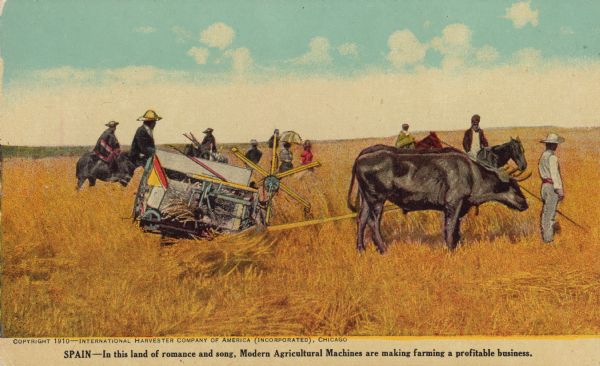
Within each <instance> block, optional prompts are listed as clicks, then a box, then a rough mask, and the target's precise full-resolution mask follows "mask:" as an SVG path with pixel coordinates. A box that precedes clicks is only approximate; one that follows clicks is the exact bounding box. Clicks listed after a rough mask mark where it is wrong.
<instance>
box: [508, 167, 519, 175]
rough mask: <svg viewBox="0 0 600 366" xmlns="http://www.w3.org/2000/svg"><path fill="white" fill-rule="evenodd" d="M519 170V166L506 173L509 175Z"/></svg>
mask: <svg viewBox="0 0 600 366" xmlns="http://www.w3.org/2000/svg"><path fill="white" fill-rule="evenodd" d="M518 170H519V168H513V169H511V170H509V171H507V172H506V174H508V175H513V173H515V172H516V171H518Z"/></svg>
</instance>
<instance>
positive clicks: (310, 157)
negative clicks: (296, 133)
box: [300, 150, 313, 165]
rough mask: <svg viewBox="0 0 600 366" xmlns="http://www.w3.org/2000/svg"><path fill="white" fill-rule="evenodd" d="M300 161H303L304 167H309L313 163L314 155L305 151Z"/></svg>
mask: <svg viewBox="0 0 600 366" xmlns="http://www.w3.org/2000/svg"><path fill="white" fill-rule="evenodd" d="M300 160H301V161H302V165H307V164H310V163H312V160H313V153H312V152H311V151H310V150H304V151H303V152H302V154H301V155H300Z"/></svg>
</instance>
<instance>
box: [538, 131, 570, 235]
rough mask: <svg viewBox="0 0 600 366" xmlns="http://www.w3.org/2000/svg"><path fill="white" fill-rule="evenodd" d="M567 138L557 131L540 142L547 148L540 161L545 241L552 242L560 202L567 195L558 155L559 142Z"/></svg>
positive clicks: (542, 223) (542, 221)
mask: <svg viewBox="0 0 600 366" xmlns="http://www.w3.org/2000/svg"><path fill="white" fill-rule="evenodd" d="M564 141H565V139H564V138H562V137H560V136H558V135H557V134H555V133H550V134H548V136H547V137H546V139H544V140H541V141H540V142H542V143H544V144H546V150H545V151H544V152H543V153H542V156H541V157H540V163H539V171H540V178H542V192H541V195H542V201H543V202H544V206H543V208H542V215H541V216H542V218H541V226H542V239H543V240H544V242H545V243H550V242H552V240H553V239H554V230H555V223H556V222H555V221H554V219H555V217H556V208H557V206H558V202H559V201H562V200H563V198H564V197H565V192H564V190H563V185H562V179H561V178H560V168H559V166H558V157H557V156H556V149H557V148H558V144H560V143H562V142H564Z"/></svg>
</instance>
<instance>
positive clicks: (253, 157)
mask: <svg viewBox="0 0 600 366" xmlns="http://www.w3.org/2000/svg"><path fill="white" fill-rule="evenodd" d="M245 156H246V159H248V160H250V161H251V162H253V163H254V164H258V162H259V161H260V158H262V151H260V150H259V149H258V141H256V140H254V139H252V140H250V148H249V149H248V151H246V155H245Z"/></svg>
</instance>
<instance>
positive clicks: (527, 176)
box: [513, 172, 531, 182]
mask: <svg viewBox="0 0 600 366" xmlns="http://www.w3.org/2000/svg"><path fill="white" fill-rule="evenodd" d="M529 177H531V172H529V173H527V174H525V176H523V177H519V178H516V177H513V179H514V180H516V181H517V182H522V181H524V180H525V179H527V178H529Z"/></svg>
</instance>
